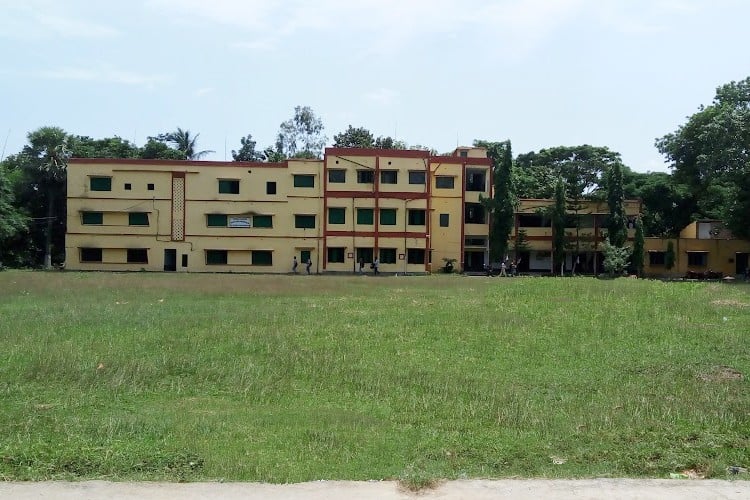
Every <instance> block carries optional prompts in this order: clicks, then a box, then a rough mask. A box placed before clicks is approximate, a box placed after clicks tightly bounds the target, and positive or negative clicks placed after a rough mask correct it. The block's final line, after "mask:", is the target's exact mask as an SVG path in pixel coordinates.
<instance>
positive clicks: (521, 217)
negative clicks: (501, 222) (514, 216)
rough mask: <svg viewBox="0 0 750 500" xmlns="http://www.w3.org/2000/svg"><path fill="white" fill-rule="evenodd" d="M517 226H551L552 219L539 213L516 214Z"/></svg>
mask: <svg viewBox="0 0 750 500" xmlns="http://www.w3.org/2000/svg"><path fill="white" fill-rule="evenodd" d="M518 225H519V227H552V219H551V218H549V217H547V216H545V215H540V214H518Z"/></svg>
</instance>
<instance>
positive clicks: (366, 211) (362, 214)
mask: <svg viewBox="0 0 750 500" xmlns="http://www.w3.org/2000/svg"><path fill="white" fill-rule="evenodd" d="M373 214H374V210H373V209H372V208H358V209H357V224H364V225H367V226H372V225H373V224H374V217H373Z"/></svg>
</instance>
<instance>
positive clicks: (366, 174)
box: [357, 170, 375, 184]
mask: <svg viewBox="0 0 750 500" xmlns="http://www.w3.org/2000/svg"><path fill="white" fill-rule="evenodd" d="M373 182H375V174H374V173H373V171H372V170H357V184H372V183H373Z"/></svg>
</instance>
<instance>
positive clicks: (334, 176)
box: [328, 168, 346, 184]
mask: <svg viewBox="0 0 750 500" xmlns="http://www.w3.org/2000/svg"><path fill="white" fill-rule="evenodd" d="M328 182H330V183H332V184H340V183H343V182H346V170H342V169H338V168H337V169H330V170H329V171H328Z"/></svg>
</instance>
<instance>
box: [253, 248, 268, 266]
mask: <svg viewBox="0 0 750 500" xmlns="http://www.w3.org/2000/svg"><path fill="white" fill-rule="evenodd" d="M251 262H252V265H254V266H272V265H273V252H272V251H270V250H253V251H252V254H251Z"/></svg>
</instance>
